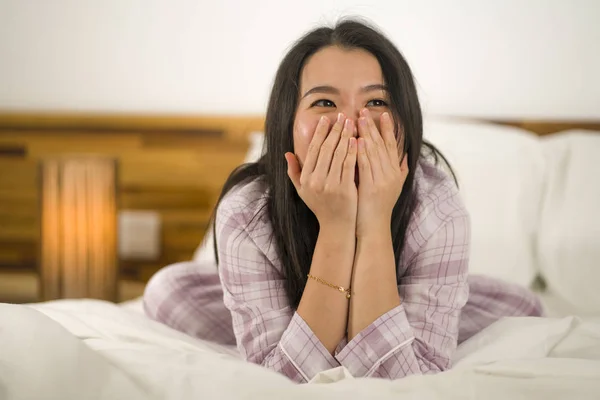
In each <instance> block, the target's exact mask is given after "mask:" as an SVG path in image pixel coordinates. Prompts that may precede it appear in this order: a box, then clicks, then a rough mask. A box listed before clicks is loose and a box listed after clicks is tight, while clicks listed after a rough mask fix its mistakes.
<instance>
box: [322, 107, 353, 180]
mask: <svg viewBox="0 0 600 400" xmlns="http://www.w3.org/2000/svg"><path fill="white" fill-rule="evenodd" d="M353 135H354V122H353V121H352V120H351V119H350V118H348V119H347V120H346V122H345V123H344V129H343V130H342V135H341V137H340V141H339V143H338V145H337V148H336V149H335V152H334V154H333V160H331V168H330V169H329V175H327V179H330V180H331V181H333V182H336V183H337V182H340V181H341V179H342V168H343V165H344V160H346V154H347V153H348V143H349V141H350V138H351V137H352V136H353Z"/></svg>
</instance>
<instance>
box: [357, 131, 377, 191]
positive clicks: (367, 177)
mask: <svg viewBox="0 0 600 400" xmlns="http://www.w3.org/2000/svg"><path fill="white" fill-rule="evenodd" d="M357 144H358V154H357V160H356V161H357V164H358V174H359V177H360V184H361V185H363V184H372V183H373V173H372V171H371V163H370V161H369V156H367V148H366V146H365V139H364V138H362V137H359V138H358V140H357Z"/></svg>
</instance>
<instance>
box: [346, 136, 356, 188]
mask: <svg viewBox="0 0 600 400" xmlns="http://www.w3.org/2000/svg"><path fill="white" fill-rule="evenodd" d="M356 147H357V143H356V138H355V137H351V138H350V139H349V140H348V152H347V153H346V159H345V160H344V168H343V170H342V182H348V183H352V184H354V174H355V173H356V155H357V148H356Z"/></svg>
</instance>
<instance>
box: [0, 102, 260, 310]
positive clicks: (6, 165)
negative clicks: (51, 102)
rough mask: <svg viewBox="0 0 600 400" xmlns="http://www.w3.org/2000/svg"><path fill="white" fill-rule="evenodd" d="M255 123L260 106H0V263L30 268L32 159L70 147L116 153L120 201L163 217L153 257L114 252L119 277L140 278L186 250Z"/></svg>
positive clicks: (35, 237)
mask: <svg viewBox="0 0 600 400" xmlns="http://www.w3.org/2000/svg"><path fill="white" fill-rule="evenodd" d="M262 130H263V119H262V117H260V116H258V117H254V116H198V117H180V116H143V115H83V114H63V115H60V114H14V113H5V114H2V113H0V273H1V272H3V271H4V272H6V273H17V274H20V273H23V274H32V273H36V271H37V265H38V245H39V236H40V219H39V200H40V195H39V181H38V170H39V162H40V160H42V159H44V158H46V157H52V156H56V155H59V154H61V155H62V154H73V153H77V154H82V153H83V154H102V155H109V156H112V157H115V158H116V159H118V162H119V164H118V165H119V174H118V175H119V178H118V179H119V181H118V187H119V195H118V204H119V208H120V209H133V210H154V211H156V212H158V213H159V215H160V219H161V223H162V239H161V249H160V250H161V256H160V258H159V259H157V260H152V261H143V260H121V261H120V273H121V277H123V278H125V279H129V280H139V281H146V280H147V279H148V278H149V277H150V276H151V275H152V274H153V273H154V272H155V271H156V270H158V269H159V268H160V267H162V266H164V265H168V264H171V263H174V262H178V261H186V260H189V259H190V258H191V256H192V254H193V252H194V250H195V249H196V247H197V246H198V244H199V243H200V242H201V240H202V237H203V235H204V232H205V230H206V227H207V223H208V220H209V217H210V213H211V211H212V208H213V206H214V204H215V201H216V199H217V196H218V194H219V193H220V189H221V185H222V184H223V182H224V181H225V179H226V178H227V176H228V175H229V173H230V172H231V171H232V169H233V168H235V167H236V166H237V165H239V164H240V163H241V162H242V161H243V159H244V156H245V154H246V152H247V150H248V144H249V142H248V135H249V133H251V132H253V131H262ZM2 280H3V279H2V278H1V277H0V281H2ZM5 282H6V280H5ZM1 286H2V284H1V283H0V292H1V291H2V290H1ZM1 298H2V293H0V299H1ZM4 300H10V299H4ZM27 300H28V301H35V298H27Z"/></svg>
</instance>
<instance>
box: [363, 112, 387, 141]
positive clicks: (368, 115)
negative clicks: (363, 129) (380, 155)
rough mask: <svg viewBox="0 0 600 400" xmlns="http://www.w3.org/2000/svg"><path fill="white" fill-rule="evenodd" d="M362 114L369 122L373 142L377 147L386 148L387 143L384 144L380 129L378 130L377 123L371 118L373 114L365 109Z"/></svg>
mask: <svg viewBox="0 0 600 400" xmlns="http://www.w3.org/2000/svg"><path fill="white" fill-rule="evenodd" d="M362 114H363V117H364V118H365V119H366V120H367V126H368V127H369V133H370V134H371V140H373V143H375V144H376V145H377V147H384V146H385V143H384V142H383V137H382V136H381V133H379V129H377V125H375V121H373V118H371V113H370V112H369V110H368V109H366V108H365V109H364V110H363V111H362Z"/></svg>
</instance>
